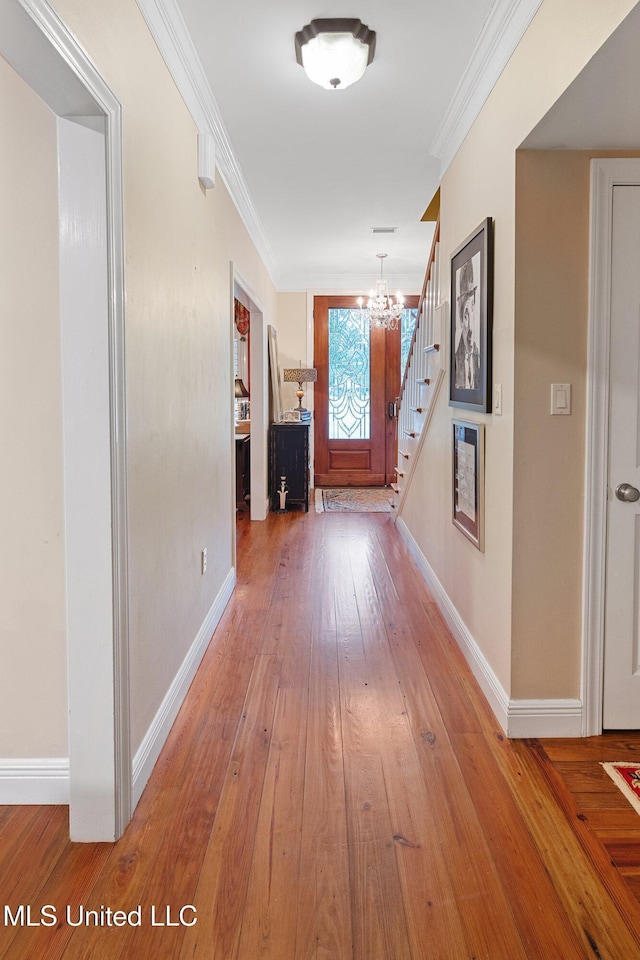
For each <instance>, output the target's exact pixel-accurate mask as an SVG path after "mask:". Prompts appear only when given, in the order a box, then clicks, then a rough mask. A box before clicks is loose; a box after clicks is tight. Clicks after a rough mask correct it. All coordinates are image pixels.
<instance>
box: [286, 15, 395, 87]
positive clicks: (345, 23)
mask: <svg viewBox="0 0 640 960" xmlns="http://www.w3.org/2000/svg"><path fill="white" fill-rule="evenodd" d="M375 44H376V35H375V32H374V31H373V30H369V28H368V27H367V26H365V25H364V24H363V23H362V22H361V21H360V20H349V19H345V18H342V19H340V18H334V19H331V20H312V21H311V23H309V24H307V26H306V27H303V28H302V30H300V31H298V33H296V37H295V45H296V59H297V61H298V63H299V64H301V65H302V66H303V67H304V70H305V72H306V74H307V76H308V77H309V79H310V80H312V81H313V82H314V83H317V84H319V86H321V87H324V89H325V90H344V89H345V88H346V87H349V86H351V84H352V83H355V82H356V80H359V79H360V77H361V76H362V75H363V73H364V71H365V70H366V68H367V65H368V64H369V63H371V61H372V60H373V55H374V52H375Z"/></svg>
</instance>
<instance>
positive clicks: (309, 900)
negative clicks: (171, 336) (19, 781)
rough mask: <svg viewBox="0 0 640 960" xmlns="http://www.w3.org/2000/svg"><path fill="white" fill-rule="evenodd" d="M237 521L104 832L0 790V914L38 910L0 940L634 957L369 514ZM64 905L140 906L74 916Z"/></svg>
mask: <svg viewBox="0 0 640 960" xmlns="http://www.w3.org/2000/svg"><path fill="white" fill-rule="evenodd" d="M238 538H239V549H238V585H237V589H236V592H235V595H234V597H233V598H232V600H231V602H230V603H229V605H228V607H227V609H226V611H225V614H224V617H223V619H222V621H221V623H220V625H219V627H218V630H217V631H216V634H215V635H214V638H213V642H212V643H211V645H210V647H209V650H208V651H207V653H206V655H205V658H204V661H203V664H202V666H201V668H200V671H199V673H198V675H197V677H196V679H195V680H194V683H193V685H192V687H191V690H190V692H189V695H188V697H187V700H186V701H185V704H184V706H183V709H182V710H181V712H180V715H179V717H178V719H177V721H176V724H175V725H174V728H173V730H172V732H171V734H170V737H169V740H168V742H167V744H166V747H165V749H164V751H163V753H162V755H161V757H160V760H159V761H158V764H157V766H156V769H155V771H154V773H153V775H152V778H151V780H150V782H149V785H148V787H147V789H146V791H145V793H144V795H143V797H142V800H141V801H140V804H139V806H138V809H137V811H136V814H135V817H134V820H133V822H132V823H131V825H130V827H129V828H128V830H127V832H126V834H125V836H124V837H123V838H122V839H121V840H120V841H119V842H118V843H117V844H113V845H110V844H88V845H78V844H71V843H69V842H67V840H66V829H67V826H66V811H65V810H64V809H62V808H38V807H29V808H9V807H6V808H2V809H0V890H1V893H2V895H1V896H0V901H1V902H0V909H2V908H3V907H4V904H7V905H9V907H10V910H11V911H12V915H15V912H16V911H17V909H18V905H19V904H25V905H26V904H30V905H31V907H32V919H33V920H34V921H35V920H37V919H39V918H40V909H41V907H42V906H43V905H48V904H50V905H53V906H55V907H56V909H57V917H58V921H59V922H58V923H57V924H56V925H55V926H50V927H45V926H39V927H26V926H22V927H20V926H16V927H12V926H11V925H7V923H6V922H5V925H4V926H2V925H0V957H2V958H9V960H31V958H33V960H35V958H38V960H41V958H43V960H50V958H51V960H53V958H64V960H84V958H87V960H88V958H92V960H107V958H108V960H119V958H122V960H124V958H126V960H130V958H134V960H138V958H141V960H147V958H150V960H168V958H175V960H186V958H216V960H217V958H220V960H236V958H238V960H260V958H265V960H352V958H354V960H471V958H475V960H485V958H486V960H526V958H529V960H543V958H544V960H549V958H553V960H582V958H589V960H593V958H600V960H633V958H640V907H639V906H638V904H637V902H636V900H635V898H634V896H633V894H632V892H631V889H630V887H629V886H628V885H627V883H626V882H625V880H624V879H623V878H622V876H621V875H620V873H619V872H618V870H616V868H615V867H614V866H613V865H612V864H611V862H610V858H609V857H608V855H607V854H606V852H605V850H604V847H603V846H602V844H601V842H600V839H599V838H598V837H597V836H596V835H595V833H593V831H591V830H590V829H589V826H588V825H587V824H586V823H585V822H584V821H583V820H580V819H577V814H576V808H575V801H574V800H573V798H572V796H571V793H570V791H569V790H568V788H567V786H566V784H565V783H564V781H563V779H562V777H561V776H560V775H559V773H558V770H557V769H556V767H554V765H553V763H552V762H551V761H550V760H549V759H548V757H547V755H546V754H545V752H544V749H543V748H542V746H541V745H540V744H538V743H537V742H536V741H532V742H522V741H508V740H506V739H505V738H504V736H503V735H502V734H501V733H500V731H499V729H498V727H497V724H496V721H495V719H494V718H493V716H492V715H491V713H490V711H489V710H488V708H487V706H486V703H485V701H484V700H483V698H482V696H481V695H480V693H479V691H478V689H477V686H476V684H475V681H474V680H473V678H472V676H471V674H470V671H469V670H468V668H467V666H466V664H465V662H464V660H463V658H462V656H461V654H460V652H459V650H458V648H457V646H456V644H455V642H454V641H453V639H452V638H451V636H450V634H449V632H448V630H447V628H446V626H445V624H444V622H443V620H442V617H441V616H440V613H439V611H438V609H437V607H436V606H435V604H434V603H433V601H432V598H431V597H430V596H429V594H428V592H427V590H426V588H425V585H424V582H423V581H422V579H421V577H420V575H419V573H418V572H417V570H416V568H415V567H414V565H413V563H412V561H411V559H410V557H409V554H408V552H407V550H406V549H405V547H404V545H403V543H402V541H401V539H400V537H399V536H398V534H397V531H396V529H395V527H394V526H393V523H392V521H391V520H390V518H389V517H388V516H386V515H382V514H357V515H348V514H320V515H318V514H315V513H311V512H310V513H308V514H307V513H304V512H302V511H301V512H291V513H289V514H285V515H278V516H276V515H273V514H272V515H271V516H270V517H269V519H268V520H267V521H266V522H265V523H251V522H250V521H249V520H247V519H246V518H244V519H242V520H240V521H239V524H238ZM585 742H586V743H588V742H589V741H585ZM545 748H546V749H547V750H549V745H548V743H546V744H545ZM556 762H562V761H561V760H560V761H559V760H558V757H557V756H556V757H555V758H554V763H556ZM596 792H597V791H596ZM616 809H618V808H616ZM620 809H621V808H620ZM634 816H635V815H634ZM580 829H582V830H583V832H584V833H585V836H581V834H580V832H579V831H580ZM607 829H609V828H608V827H607V826H606V824H605V823H604V822H603V824H602V830H603V831H604V830H607ZM611 829H612V830H613V831H614V834H615V830H616V829H617V826H615V825H614V826H613V827H612V828H611ZM585 837H586V838H585ZM598 851H600V853H598ZM67 905H69V907H70V917H71V920H77V919H78V917H79V913H78V911H79V909H80V906H81V905H82V906H83V907H84V908H85V909H86V910H95V911H100V910H101V909H102V911H103V912H104V910H105V909H106V908H110V909H112V910H123V911H127V912H129V913H130V914H131V916H130V921H131V922H134V921H136V920H137V914H136V913H135V911H136V910H137V908H138V906H140V919H141V923H140V926H133V925H131V924H130V923H125V925H124V926H121V927H116V926H89V927H87V926H75V927H74V926H71V925H70V924H69V923H67V922H66V919H65V908H66V906H67ZM186 905H193V906H194V907H195V909H196V910H197V922H196V923H195V924H193V925H191V926H187V925H179V910H180V908H181V907H183V906H186ZM152 906H154V907H155V910H156V913H155V917H156V922H160V920H162V921H163V922H164V923H165V924H166V922H167V919H170V921H171V923H174V924H178V925H176V926H168V925H165V926H152V925H151V914H150V911H151V908H152ZM167 907H169V908H170V911H171V912H170V917H169V918H168V917H167V913H166V908H167ZM132 911H133V913H132ZM1 919H2V918H1V917H0V922H1ZM192 919H193V913H192V911H191V910H189V909H186V910H185V911H184V913H183V920H184V921H185V923H190V922H191V920H192Z"/></svg>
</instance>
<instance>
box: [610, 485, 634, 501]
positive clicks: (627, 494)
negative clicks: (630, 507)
mask: <svg viewBox="0 0 640 960" xmlns="http://www.w3.org/2000/svg"><path fill="white" fill-rule="evenodd" d="M616 497H617V498H618V500H624V501H625V502H626V503H635V502H636V500H640V490H638V488H637V487H632V486H631V484H630V483H619V484H618V486H617V487H616Z"/></svg>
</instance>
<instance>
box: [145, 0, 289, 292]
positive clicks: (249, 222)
mask: <svg viewBox="0 0 640 960" xmlns="http://www.w3.org/2000/svg"><path fill="white" fill-rule="evenodd" d="M136 2H137V4H138V7H139V8H140V12H141V13H142V16H143V17H144V20H145V22H146V24H147V26H148V28H149V31H150V33H151V35H152V37H153V39H154V40H155V42H156V45H157V47H158V50H159V51H160V54H161V56H162V59H163V60H164V62H165V64H166V65H167V69H168V70H169V73H170V74H171V76H172V77H173V80H174V82H175V84H176V86H177V88H178V90H179V92H180V95H181V96H182V99H183V100H184V102H185V104H186V107H187V110H188V111H189V113H190V114H191V116H192V117H193V119H194V122H195V124H196V126H197V128H198V132H199V134H201V135H204V134H212V135H213V137H214V141H215V153H216V167H217V169H218V171H219V173H220V176H221V177H222V179H223V181H224V184H225V186H226V188H227V190H228V191H229V194H230V196H231V199H232V200H233V202H234V204H235V206H236V209H237V211H238V213H239V214H240V217H241V219H242V222H243V223H244V225H245V227H246V228H247V231H248V233H249V236H250V237H251V240H252V241H253V243H254V245H255V247H256V250H257V251H258V254H259V256H260V259H261V260H262V262H263V264H264V266H265V268H266V270H267V272H268V274H269V276H270V278H271V281H272V283H273V285H274V286H275V287H276V288H277V287H278V283H277V278H278V268H277V262H276V258H275V255H274V253H273V250H272V249H271V245H270V243H269V241H268V239H267V235H266V232H265V229H264V227H263V225H262V221H261V220H260V217H259V215H258V211H257V210H256V208H255V206H254V203H253V200H252V198H251V194H250V193H249V189H248V187H247V184H246V183H245V180H244V176H243V174H242V170H241V169H240V164H239V163H238V161H237V159H236V156H235V153H234V151H233V147H232V145H231V141H230V139H229V135H228V134H227V131H226V129H225V126H224V122H223V120H222V116H221V114H220V110H219V108H218V104H217V103H216V100H215V97H214V95H213V91H212V90H211V87H210V85H209V81H208V79H207V75H206V73H205V71H204V68H203V66H202V63H201V62H200V58H199V56H198V54H197V52H196V49H195V47H194V45H193V41H192V39H191V36H190V34H189V31H188V29H187V25H186V23H185V22H184V18H183V16H182V13H181V12H180V10H179V8H178V5H177V3H176V0H136Z"/></svg>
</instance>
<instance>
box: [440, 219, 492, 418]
mask: <svg viewBox="0 0 640 960" xmlns="http://www.w3.org/2000/svg"><path fill="white" fill-rule="evenodd" d="M492 320H493V221H492V219H491V217H487V219H486V220H483V222H482V223H481V224H480V226H479V227H478V228H477V229H476V230H474V232H473V233H472V234H471V236H469V237H467V239H466V240H465V241H464V243H462V244H461V245H460V246H459V247H458V249H457V250H455V251H454V253H453V254H452V256H451V320H450V323H451V336H450V340H449V342H450V344H451V363H450V365H449V405H450V406H452V407H464V408H465V409H467V410H477V411H478V412H479V413H491V393H492V387H491V354H492Z"/></svg>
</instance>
